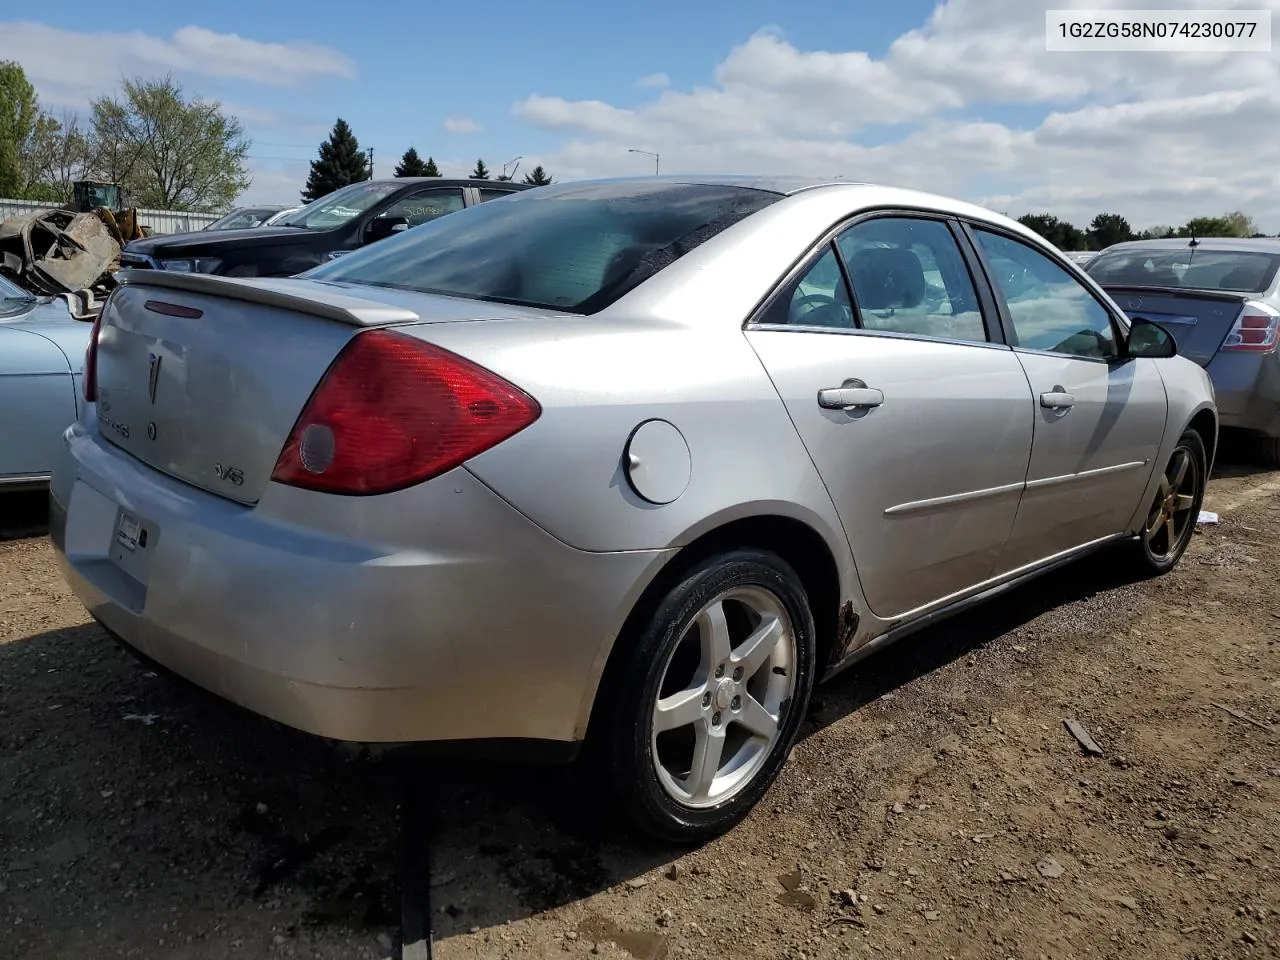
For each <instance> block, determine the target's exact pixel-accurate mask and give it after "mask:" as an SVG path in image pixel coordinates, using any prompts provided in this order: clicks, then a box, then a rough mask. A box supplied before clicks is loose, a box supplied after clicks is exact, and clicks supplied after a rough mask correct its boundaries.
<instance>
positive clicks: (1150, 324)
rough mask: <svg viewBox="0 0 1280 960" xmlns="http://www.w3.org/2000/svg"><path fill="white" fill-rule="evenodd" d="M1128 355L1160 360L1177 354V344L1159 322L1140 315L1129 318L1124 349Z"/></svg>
mask: <svg viewBox="0 0 1280 960" xmlns="http://www.w3.org/2000/svg"><path fill="white" fill-rule="evenodd" d="M1126 352H1127V353H1128V355H1129V356H1130V357H1146V358H1148V359H1152V360H1161V359H1164V358H1167V357H1176V356H1177V355H1178V344H1177V342H1176V341H1174V339H1173V334H1171V333H1170V332H1169V331H1168V330H1166V329H1165V328H1164V327H1162V326H1160V324H1158V323H1155V322H1154V321H1152V320H1146V319H1144V318H1142V317H1131V318H1130V319H1129V343H1128V349H1127V351H1126Z"/></svg>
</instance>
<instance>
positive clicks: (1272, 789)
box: [0, 465, 1280, 960]
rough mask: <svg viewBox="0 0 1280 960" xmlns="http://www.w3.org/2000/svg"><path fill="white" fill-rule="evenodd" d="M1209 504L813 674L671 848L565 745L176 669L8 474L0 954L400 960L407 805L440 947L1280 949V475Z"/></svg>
mask: <svg viewBox="0 0 1280 960" xmlns="http://www.w3.org/2000/svg"><path fill="white" fill-rule="evenodd" d="M1206 508H1207V509H1210V510H1217V511H1219V512H1220V513H1221V514H1222V522H1221V523H1220V524H1218V525H1216V526H1206V527H1202V528H1201V532H1200V534H1199V535H1198V536H1197V537H1196V538H1195V540H1194V541H1193V545H1192V549H1191V552H1190V553H1189V554H1188V556H1187V558H1186V560H1185V561H1184V562H1183V564H1182V565H1181V566H1180V567H1179V569H1178V570H1177V571H1175V573H1173V574H1172V575H1170V576H1167V577H1164V578H1161V579H1159V580H1154V581H1146V582H1140V583H1134V582H1132V581H1131V580H1130V579H1129V578H1128V576H1127V575H1126V573H1125V567H1124V564H1123V562H1122V558H1121V557H1120V556H1119V555H1117V554H1115V553H1108V554H1104V555H1101V556H1098V557H1095V558H1092V559H1090V560H1087V561H1085V562H1082V563H1079V564H1076V565H1075V566H1073V567H1071V568H1068V569H1065V570H1062V571H1059V572H1057V573H1054V574H1052V575H1050V576H1049V577H1047V578H1044V579H1042V580H1040V581H1039V582H1036V583H1033V584H1031V585H1029V586H1027V587H1024V588H1022V589H1021V590H1019V591H1017V592H1015V593H1014V594H1012V595H1010V596H1008V597H1005V598H1002V599H1001V600H998V601H996V602H995V603H993V604H989V605H987V606H986V607H983V608H981V609H979V610H976V611H974V612H971V613H969V614H966V615H964V616H962V617H960V618H957V619H955V620H952V621H950V622H949V623H947V624H945V625H943V626H941V627H939V628H936V629H932V630H930V631H928V632H926V633H923V634H919V635H917V636H916V637H914V638H912V639H910V640H907V641H904V642H903V643H902V644H899V645H898V646H897V647H896V648H894V649H891V650H888V651H886V652H885V653H883V654H880V655H878V656H876V657H875V658H873V659H871V660H869V661H867V662H866V663H865V664H863V665H862V666H861V667H859V668H857V669H856V670H854V671H851V672H850V673H848V674H846V675H845V676H843V677H841V678H839V679H837V680H836V681H834V682H833V683H832V684H829V685H828V686H826V687H824V688H821V689H820V690H819V691H818V693H817V695H816V701H815V704H814V707H813V711H812V716H811V718H810V721H809V723H808V724H807V727H806V731H805V735H804V737H803V739H802V741H801V742H800V744H799V745H798V746H797V747H796V749H795V752H794V754H793V756H792V759H791V762H790V763H789V764H788V766H787V767H786V769H785V771H784V773H783V776H782V778H781V779H780V781H779V783H778V784H777V785H776V786H775V788H774V789H773V791H772V792H771V793H770V794H769V796H768V797H766V799H765V801H764V802H763V803H762V804H761V806H760V807H759V808H758V810H757V811H756V812H755V813H754V814H753V815H752V816H751V817H750V818H749V819H748V820H747V821H746V822H745V823H744V824H743V825H742V826H740V827H739V828H738V829H737V830H735V831H733V832H732V833H731V834H730V835H729V836H727V837H725V838H723V839H721V840H719V841H717V842H715V843H712V844H710V845H708V846H706V847H704V848H701V849H698V850H695V851H673V850H667V849H658V848H653V847H647V846H637V845H636V844H635V843H634V842H631V841H627V840H625V839H624V838H622V837H621V836H619V835H616V834H613V833H610V832H609V831H608V830H607V829H606V828H604V827H603V826H599V825H597V824H596V821H595V818H593V817H591V816H587V815H584V813H586V812H589V810H590V806H591V800H592V795H591V789H590V784H589V783H583V782H581V781H579V780H578V778H577V777H576V776H575V774H574V772H573V771H572V770H566V769H558V768H551V769H543V768H532V767H514V766H510V767H498V766H481V765H461V764H449V765H445V764H433V765H430V766H427V765H424V764H422V763H412V764H411V763H410V762H408V761H406V760H387V759H382V760H379V759H377V758H369V757H361V756H353V755H351V754H350V753H347V752H343V751H338V750H335V749H333V748H332V747H330V746H328V745H326V744H323V743H320V742H317V741H315V740H312V739H310V738H307V737H305V736H303V735H301V734H295V733H293V732H291V731H288V730H284V729H281V728H279V727H276V726H274V725H272V724H269V723H267V722H265V721H261V720H258V719H257V718H254V717H252V716H249V715H247V714H245V713H244V712H242V711H239V710H237V709H235V708H232V707H230V706H227V705H225V704H223V703H221V702H219V701H216V700H214V699H212V698H210V697H208V696H206V695H203V694H201V693H200V692H199V691H195V690H192V689H191V688H189V687H187V686H184V685H180V684H176V683H174V682H172V681H170V680H168V679H166V678H164V677H158V676H155V675H154V674H152V673H151V672H149V671H148V670H147V668H146V667H145V666H142V665H140V664H138V663H137V662H136V661H134V660H133V659H132V658H130V657H128V656H127V655H126V654H125V653H123V652H121V651H120V650H119V649H118V648H117V647H116V646H114V645H113V644H112V643H111V642H110V641H109V640H108V639H107V638H106V637H105V636H104V635H103V634H102V632H101V631H100V630H98V629H97V628H96V627H94V626H92V625H90V624H89V623H88V621H87V618H86V616H85V614H84V611H83V609H82V608H81V607H80V605H79V604H78V603H77V602H76V601H75V599H74V598H73V597H72V596H71V595H70V594H69V593H68V591H67V590H66V588H65V587H64V585H63V583H62V581H61V578H60V576H59V574H58V571H57V568H56V565H55V563H54V560H53V555H52V551H51V550H50V547H49V544H48V542H47V540H46V539H45V538H44V536H43V531H42V530H41V529H40V527H41V522H40V512H41V510H42V509H43V503H42V502H41V501H40V499H39V498H28V497H19V498H16V499H10V500H7V501H0V958H8V957H15V958H18V957H20V958H32V960H35V958H52V957H58V958H63V957H72V956H85V957H93V958H98V957H148V958H150V957H163V958H217V960H222V958H234V957H272V956H290V957H292V956H298V957H318V958H329V957H334V958H336V957H369V958H376V957H382V956H392V955H395V954H397V953H398V950H399V938H400V917H401V900H402V890H401V877H402V876H404V875H406V874H405V872H404V870H403V869H402V866H403V864H402V856H403V851H402V847H403V846H404V844H403V843H402V837H403V833H404V831H403V829H402V824H403V822H405V820H406V819H410V820H411V821H412V823H414V824H429V825H430V833H429V836H428V838H427V842H428V843H429V847H430V874H431V881H430V883H431V885H430V888H429V904H427V903H426V902H425V898H423V897H417V898H416V899H413V900H412V903H413V905H414V906H415V907H423V908H425V909H429V910H430V914H431V916H432V917H433V920H434V926H435V930H436V947H435V956H436V957H438V958H462V957H467V958H486V960H487V958H495V960H496V958H529V960H533V958H543V957H548V956H561V955H568V956H593V955H598V956H605V957H617V958H630V960H635V958H641V960H658V958H662V957H671V958H677V957H688V958H710V957H722V956H724V957H727V956H734V957H738V958H757V957H758V958H768V960H778V958H792V960H796V958H807V960H813V958H826V957H843V956H868V957H871V956H877V957H882V956H883V957H919V958H930V960H942V958H945V957H955V958H1003V957H1012V958H1019V960H1021V958H1030V960H1035V958H1039V957H1055V958H1058V957H1090V958H1105V957H1126V958H1129V957H1159V958H1162V960H1163V958H1174V957H1177V958H1192V957H1199V958H1209V957H1263V956H1277V955H1280V946H1278V944H1280V923H1278V922H1277V914H1276V912H1275V911H1277V910H1280V881H1278V878H1277V873H1278V871H1280V856H1277V853H1276V846H1277V845H1278V844H1280V727H1278V726H1277V724H1278V723H1280V587H1278V586H1277V584H1280V555H1278V554H1277V550H1276V545H1277V543H1280V473H1275V472H1259V471H1256V470H1253V469H1251V468H1245V467H1234V468H1233V467H1231V466H1229V465H1228V466H1227V467H1226V469H1224V470H1223V471H1220V476H1219V477H1218V478H1217V479H1216V480H1215V481H1214V482H1213V483H1212V484H1211V487H1210V493H1209V497H1208V500H1207V502H1206ZM1065 719H1074V720H1077V721H1079V723H1080V724H1082V725H1083V726H1084V727H1085V728H1086V729H1087V730H1088V732H1089V733H1090V734H1092V736H1093V737H1094V738H1095V739H1096V740H1097V742H1098V744H1100V746H1101V749H1102V751H1103V753H1102V755H1101V756H1090V755H1087V754H1086V753H1085V752H1084V751H1083V750H1082V748H1081V747H1080V746H1079V745H1078V744H1077V742H1076V740H1075V739H1073V738H1072V736H1071V735H1070V734H1069V733H1068V731H1067V730H1066V728H1065V727H1064V723H1063V721H1064V720H1065ZM407 771H413V772H414V773H415V774H416V776H415V777H413V778H410V777H408V776H407ZM410 779H412V780H413V781H414V782H413V783H412V784H411V785H410V786H411V788H410V789H406V787H405V783H406V780H410ZM408 869H409V874H408V875H410V876H411V875H413V872H414V869H415V864H414V863H413V862H412V860H411V861H410V863H409V868H408ZM411 889H412V888H411Z"/></svg>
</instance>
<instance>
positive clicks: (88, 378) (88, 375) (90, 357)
mask: <svg viewBox="0 0 1280 960" xmlns="http://www.w3.org/2000/svg"><path fill="white" fill-rule="evenodd" d="M106 309H107V307H106V304H103V306H102V309H101V310H99V311H98V315H97V316H96V317H94V318H93V329H91V330H90V331H89V345H88V346H87V347H85V348H84V371H83V373H82V374H81V380H82V381H83V384H84V401H85V403H97V402H98V333H99V331H101V330H102V314H103V313H104V312H105V311H106Z"/></svg>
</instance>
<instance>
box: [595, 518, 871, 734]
mask: <svg viewBox="0 0 1280 960" xmlns="http://www.w3.org/2000/svg"><path fill="white" fill-rule="evenodd" d="M742 548H755V549H760V550H768V551H770V552H772V553H776V554H777V555H778V556H780V557H781V558H782V559H783V560H785V561H786V562H787V563H788V565H790V566H791V568H792V569H793V570H795V572H796V575H797V576H798V577H799V578H800V582H801V584H802V585H803V587H804V590H805V592H806V593H807V594H808V596H809V605H810V609H811V610H812V612H813V619H814V631H815V637H814V640H815V642H816V645H817V658H816V667H817V676H818V678H821V676H822V674H823V671H824V670H825V669H826V668H827V666H829V665H830V663H831V662H832V661H833V660H834V659H835V657H836V654H837V651H838V650H839V649H840V646H841V637H842V636H843V635H844V634H845V633H851V631H850V630H848V629H847V624H845V623H844V621H845V620H846V617H845V616H844V615H842V610H843V607H844V606H849V607H850V610H849V611H848V612H849V613H851V612H852V608H851V605H849V604H845V605H842V604H841V594H842V590H841V571H840V565H839V563H838V561H837V559H836V554H835V552H834V551H833V550H832V548H831V545H830V544H829V543H828V542H827V540H826V538H825V537H823V535H822V534H821V533H820V532H819V531H818V530H817V529H816V528H815V527H814V526H812V525H811V524H809V523H806V522H805V521H803V520H800V519H798V518H796V517H793V516H787V515H785V514H779V513H764V514H755V515H751V516H744V517H737V518H734V519H730V520H725V521H724V522H721V523H719V524H717V525H716V526H713V527H711V528H710V529H707V530H705V531H703V532H701V533H699V534H698V535H697V536H695V537H694V538H693V539H691V540H690V541H689V542H688V543H686V544H684V545H683V546H681V547H680V548H679V549H678V551H677V552H676V553H675V554H674V555H673V556H672V557H671V559H669V560H668V561H667V562H666V563H665V564H663V565H662V567H661V568H659V570H658V571H657V573H656V574H655V575H654V576H653V578H652V579H651V580H650V581H649V583H648V584H647V585H646V586H645V587H644V589H643V590H642V591H641V593H640V596H639V597H638V598H637V599H636V601H635V602H634V603H633V604H632V606H631V609H630V611H629V612H628V613H627V616H626V618H625V619H624V621H623V623H622V626H621V628H620V629H619V630H618V632H617V635H616V636H615V637H614V639H613V643H612V644H611V645H610V647H609V650H608V652H607V656H606V657H605V662H604V667H603V669H602V670H601V672H600V676H599V679H598V681H597V683H596V684H595V687H594V689H593V690H592V691H591V694H590V700H589V701H588V703H587V704H584V706H586V708H587V709H586V710H585V711H584V718H585V721H586V723H585V726H584V727H583V738H584V739H585V738H587V737H589V736H590V732H591V728H592V726H593V725H594V724H595V722H596V719H597V713H598V710H599V705H600V702H601V699H602V698H601V697H600V693H601V692H602V691H605V690H608V689H609V687H610V685H611V684H614V683H617V682H618V680H619V676H618V671H619V670H620V667H619V664H620V663H621V662H622V660H623V659H624V658H623V657H622V656H620V655H619V654H620V652H621V651H623V650H626V649H629V647H630V644H632V643H633V642H634V640H635V637H636V635H637V633H638V631H640V630H641V629H643V625H644V623H645V622H646V620H647V618H648V617H649V616H650V615H651V614H652V613H653V611H654V609H655V608H656V607H657V606H658V604H659V603H661V601H662V598H663V597H665V596H666V595H667V593H668V592H669V591H670V590H671V588H672V587H674V586H675V585H676V584H677V583H678V582H679V581H680V579H681V578H682V577H684V576H686V575H687V574H688V572H689V571H690V570H692V569H693V568H694V567H695V566H697V565H698V564H699V563H702V562H703V561H704V560H706V559H707V558H708V557H712V556H715V555H716V554H718V553H725V552H728V551H730V550H735V549H742Z"/></svg>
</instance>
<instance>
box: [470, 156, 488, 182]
mask: <svg viewBox="0 0 1280 960" xmlns="http://www.w3.org/2000/svg"><path fill="white" fill-rule="evenodd" d="M471 179H472V180H488V179H489V168H488V167H486V166H485V165H484V161H483V160H477V161H476V168H475V169H474V170H472V171H471Z"/></svg>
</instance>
